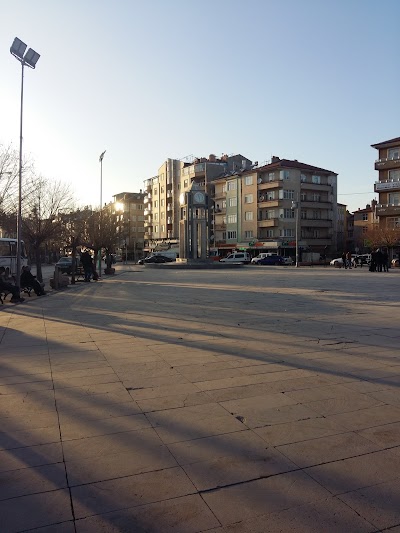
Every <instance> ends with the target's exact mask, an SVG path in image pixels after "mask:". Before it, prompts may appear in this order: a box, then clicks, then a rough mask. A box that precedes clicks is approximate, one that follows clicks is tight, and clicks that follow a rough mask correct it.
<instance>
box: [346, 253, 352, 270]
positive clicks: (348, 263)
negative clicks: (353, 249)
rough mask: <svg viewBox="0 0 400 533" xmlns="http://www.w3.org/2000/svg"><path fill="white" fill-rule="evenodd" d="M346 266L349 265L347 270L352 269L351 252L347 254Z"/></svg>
mask: <svg viewBox="0 0 400 533" xmlns="http://www.w3.org/2000/svg"><path fill="white" fill-rule="evenodd" d="M346 265H347V268H351V253H350V252H347V254H346Z"/></svg>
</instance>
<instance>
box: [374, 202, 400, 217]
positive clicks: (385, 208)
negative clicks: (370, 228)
mask: <svg viewBox="0 0 400 533" xmlns="http://www.w3.org/2000/svg"><path fill="white" fill-rule="evenodd" d="M376 215H377V216H378V217H388V216H399V215H400V205H395V204H378V205H377V206H376Z"/></svg>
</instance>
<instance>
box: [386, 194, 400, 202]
mask: <svg viewBox="0 0 400 533" xmlns="http://www.w3.org/2000/svg"><path fill="white" fill-rule="evenodd" d="M389 204H390V205H399V204H400V194H399V193H397V192H396V193H392V192H391V193H389Z"/></svg>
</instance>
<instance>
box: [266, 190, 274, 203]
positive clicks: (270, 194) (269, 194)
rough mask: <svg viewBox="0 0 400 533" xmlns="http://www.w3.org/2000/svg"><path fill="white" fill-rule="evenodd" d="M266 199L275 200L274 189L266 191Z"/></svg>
mask: <svg viewBox="0 0 400 533" xmlns="http://www.w3.org/2000/svg"><path fill="white" fill-rule="evenodd" d="M267 200H268V201H269V202H270V201H271V200H275V191H268V192H267Z"/></svg>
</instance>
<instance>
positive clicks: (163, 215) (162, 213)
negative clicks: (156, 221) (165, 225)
mask: <svg viewBox="0 0 400 533" xmlns="http://www.w3.org/2000/svg"><path fill="white" fill-rule="evenodd" d="M160 218H161V220H162V219H163V218H165V213H164V211H161V216H160Z"/></svg>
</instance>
